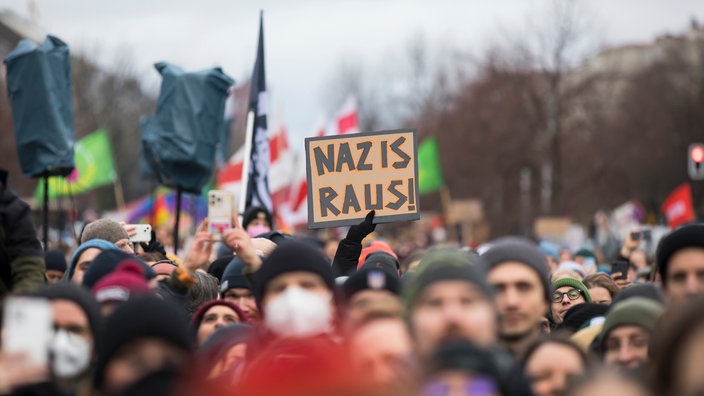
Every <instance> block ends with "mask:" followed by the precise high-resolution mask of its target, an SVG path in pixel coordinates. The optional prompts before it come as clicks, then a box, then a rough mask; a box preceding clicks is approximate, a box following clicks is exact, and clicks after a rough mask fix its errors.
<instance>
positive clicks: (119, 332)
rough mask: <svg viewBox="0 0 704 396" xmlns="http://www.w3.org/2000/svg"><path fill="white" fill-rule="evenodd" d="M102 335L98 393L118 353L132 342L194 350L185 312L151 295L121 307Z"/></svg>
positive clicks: (96, 372)
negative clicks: (155, 342)
mask: <svg viewBox="0 0 704 396" xmlns="http://www.w3.org/2000/svg"><path fill="white" fill-rule="evenodd" d="M101 335H102V338H101V340H102V342H100V343H99V344H98V363H97V365H96V368H95V377H94V383H95V387H96V388H97V389H98V390H101V389H102V387H103V384H104V382H105V369H106V368H107V366H108V364H109V363H110V361H111V360H112V359H113V357H114V355H115V353H117V352H118V351H119V350H120V348H122V347H124V346H126V345H129V344H130V343H131V342H134V341H137V340H140V339H144V338H156V339H159V340H162V341H165V342H166V343H168V344H170V345H172V346H174V347H176V348H179V349H181V350H183V351H185V352H190V351H191V346H192V342H191V337H190V334H189V332H188V317H187V315H186V312H185V311H184V309H183V308H181V307H179V306H178V305H177V304H175V303H173V302H170V301H168V300H162V299H160V298H158V297H156V296H152V295H141V296H136V297H135V298H133V299H130V300H129V301H126V302H124V303H122V304H120V305H119V306H118V307H117V309H115V312H113V313H112V315H110V316H109V317H108V318H107V319H106V320H105V322H104V323H103V327H102V332H101Z"/></svg>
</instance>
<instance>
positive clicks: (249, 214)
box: [242, 206, 274, 238]
mask: <svg viewBox="0 0 704 396" xmlns="http://www.w3.org/2000/svg"><path fill="white" fill-rule="evenodd" d="M242 228H243V229H244V230H245V231H247V234H249V236H251V237H252V238H254V237H257V236H259V235H261V234H264V233H265V232H269V231H271V230H272V229H273V228H274V220H273V218H272V217H271V213H269V211H268V210H266V209H265V208H262V207H260V206H250V207H248V208H247V209H246V210H245V211H244V213H243V214H242Z"/></svg>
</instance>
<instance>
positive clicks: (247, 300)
mask: <svg viewBox="0 0 704 396" xmlns="http://www.w3.org/2000/svg"><path fill="white" fill-rule="evenodd" d="M246 268H247V265H246V264H245V263H244V261H242V259H240V258H239V257H237V256H235V257H234V258H232V259H231V260H230V263H229V264H228V265H227V267H225V271H224V272H223V274H222V279H221V280H220V298H222V299H224V300H228V301H232V302H233V303H235V304H237V306H239V307H240V308H241V309H242V311H243V312H244V313H245V315H247V318H248V319H249V321H250V323H256V322H257V321H258V320H259V318H260V313H259V307H258V306H257V302H256V301H255V299H254V293H253V292H252V284H251V282H250V280H249V279H248V278H247V276H246V275H245V274H244V271H245V269H246Z"/></svg>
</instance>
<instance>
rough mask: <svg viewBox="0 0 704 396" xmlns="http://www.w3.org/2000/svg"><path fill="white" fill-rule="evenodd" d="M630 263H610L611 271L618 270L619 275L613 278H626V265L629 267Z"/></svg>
mask: <svg viewBox="0 0 704 396" xmlns="http://www.w3.org/2000/svg"><path fill="white" fill-rule="evenodd" d="M630 265H631V263H629V262H628V261H615V262H614V263H612V264H611V273H612V274H615V273H617V272H620V273H621V275H619V276H618V277H617V278H615V279H626V278H628V267H630Z"/></svg>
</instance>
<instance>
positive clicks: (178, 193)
mask: <svg viewBox="0 0 704 396" xmlns="http://www.w3.org/2000/svg"><path fill="white" fill-rule="evenodd" d="M182 192H183V190H182V189H181V186H178V187H176V222H175V223H176V224H174V255H178V225H179V224H178V223H179V220H180V218H181V193H182Z"/></svg>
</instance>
